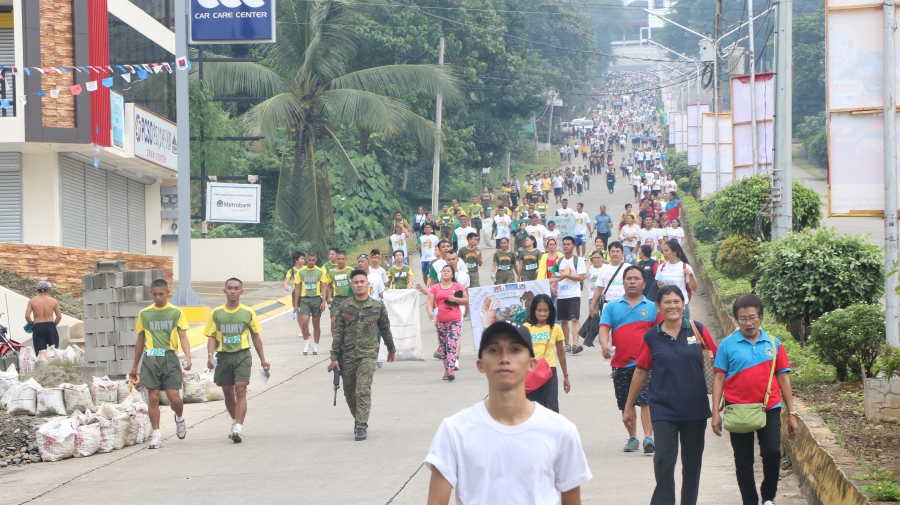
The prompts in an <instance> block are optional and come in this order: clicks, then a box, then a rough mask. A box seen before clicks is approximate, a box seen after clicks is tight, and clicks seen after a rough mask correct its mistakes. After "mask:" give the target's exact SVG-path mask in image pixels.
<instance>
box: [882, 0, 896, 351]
mask: <svg viewBox="0 0 900 505" xmlns="http://www.w3.org/2000/svg"><path fill="white" fill-rule="evenodd" d="M895 3H896V0H884V4H883V8H884V62H885V63H886V64H885V65H882V67H883V68H884V74H883V75H884V85H883V87H882V89H883V90H884V105H883V106H884V109H883V114H884V271H885V272H890V271H891V270H893V269H895V268H897V261H898V260H900V249H898V243H897V239H898V237H897V123H896V121H897V119H896V118H897V109H896V105H897V97H896V96H895V95H894V86H895V85H896V84H895V80H896V75H895V72H896V71H895V69H894V65H893V64H892V62H893V61H894V57H895V56H896V55H895V50H894V47H895V46H894V44H895V43H896V40H895V39H896V35H897V19H896V15H895V11H894V6H895ZM898 282H900V281H898V278H897V276H896V275H888V276H886V277H885V279H884V298H885V314H886V316H887V320H886V321H885V324H886V326H885V335H886V337H887V343H888V344H889V345H891V346H893V347H898V346H900V295H897V292H896V288H897V285H898Z"/></svg>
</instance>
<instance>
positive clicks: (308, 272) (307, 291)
mask: <svg viewBox="0 0 900 505" xmlns="http://www.w3.org/2000/svg"><path fill="white" fill-rule="evenodd" d="M330 282H331V277H329V276H328V272H326V271H325V269H324V268H322V267H312V268H309V267H303V268H301V269H299V270H297V273H296V274H295V275H294V286H297V285H300V296H322V285H323V284H328V283H330Z"/></svg>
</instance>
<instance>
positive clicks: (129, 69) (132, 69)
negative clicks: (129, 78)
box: [125, 65, 135, 74]
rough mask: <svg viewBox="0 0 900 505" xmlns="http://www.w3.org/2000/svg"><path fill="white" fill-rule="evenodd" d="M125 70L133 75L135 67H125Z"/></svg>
mask: <svg viewBox="0 0 900 505" xmlns="http://www.w3.org/2000/svg"><path fill="white" fill-rule="evenodd" d="M125 68H127V69H128V71H129V72H131V73H132V74H133V73H134V72H135V70H134V67H132V66H131V65H125Z"/></svg>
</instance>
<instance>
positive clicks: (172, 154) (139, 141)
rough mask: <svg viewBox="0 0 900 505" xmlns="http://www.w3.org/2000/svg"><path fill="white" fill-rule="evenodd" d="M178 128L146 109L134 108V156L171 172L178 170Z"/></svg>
mask: <svg viewBox="0 0 900 505" xmlns="http://www.w3.org/2000/svg"><path fill="white" fill-rule="evenodd" d="M177 133H178V128H177V127H176V126H175V123H173V122H171V121H169V120H168V119H166V118H164V117H162V116H158V115H156V114H154V113H152V112H150V111H149V110H147V109H144V108H141V107H139V106H137V105H135V106H134V156H135V157H136V158H141V159H143V160H147V161H149V162H151V163H155V164H157V165H159V166H161V167H164V168H168V169H169V170H172V171H177V170H178V142H177V140H176V135H177Z"/></svg>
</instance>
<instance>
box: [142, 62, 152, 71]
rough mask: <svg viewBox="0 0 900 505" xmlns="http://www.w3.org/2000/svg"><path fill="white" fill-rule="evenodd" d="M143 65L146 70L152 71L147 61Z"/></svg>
mask: <svg viewBox="0 0 900 505" xmlns="http://www.w3.org/2000/svg"><path fill="white" fill-rule="evenodd" d="M141 66H142V67H144V70H146V71H148V72H149V71H150V65H148V64H146V63H141Z"/></svg>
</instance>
